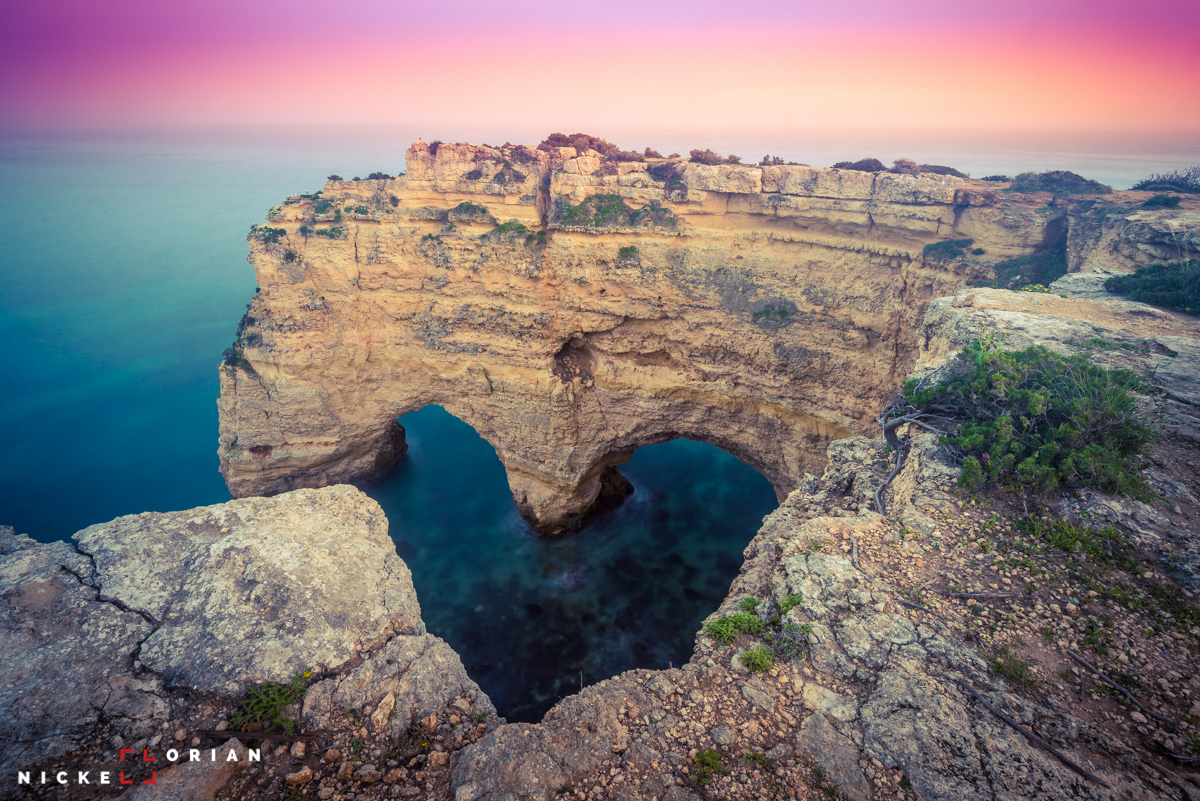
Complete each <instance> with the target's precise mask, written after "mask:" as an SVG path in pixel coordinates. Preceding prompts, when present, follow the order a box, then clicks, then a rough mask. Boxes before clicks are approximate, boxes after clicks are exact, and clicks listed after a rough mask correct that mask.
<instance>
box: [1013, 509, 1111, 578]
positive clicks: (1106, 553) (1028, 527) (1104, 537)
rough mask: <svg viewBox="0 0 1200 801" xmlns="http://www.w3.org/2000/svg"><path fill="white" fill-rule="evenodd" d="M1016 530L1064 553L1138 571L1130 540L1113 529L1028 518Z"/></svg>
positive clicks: (1022, 519) (1022, 520) (1018, 523)
mask: <svg viewBox="0 0 1200 801" xmlns="http://www.w3.org/2000/svg"><path fill="white" fill-rule="evenodd" d="M1016 529H1017V530H1018V531H1021V532H1023V533H1025V534H1028V535H1029V536H1031V537H1034V538H1036V539H1039V540H1041V541H1043V542H1045V543H1047V544H1048V545H1050V546H1051V547H1052V548H1057V549H1058V550H1060V551H1066V552H1068V553H1086V554H1087V555H1088V556H1091V557H1094V558H1096V559H1104V560H1107V561H1110V562H1112V563H1114V564H1115V565H1117V566H1118V567H1120V568H1121V569H1122V570H1125V569H1133V567H1134V563H1133V561H1132V558H1131V557H1130V555H1129V554H1130V547H1131V546H1130V542H1129V538H1128V537H1126V536H1125V535H1124V534H1122V533H1121V532H1120V531H1118V530H1117V529H1115V528H1113V527H1112V526H1105V527H1104V528H1099V529H1094V528H1089V527H1087V526H1083V525H1079V524H1077V523H1072V522H1070V521H1067V520H1062V519H1061V518H1053V519H1050V518H1035V517H1026V518H1021V519H1019V520H1017V521H1016Z"/></svg>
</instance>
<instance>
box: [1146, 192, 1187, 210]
mask: <svg viewBox="0 0 1200 801" xmlns="http://www.w3.org/2000/svg"><path fill="white" fill-rule="evenodd" d="M1180 200H1181V198H1180V197H1179V196H1178V195H1154V196H1153V197H1150V198H1147V199H1146V202H1144V203H1142V206H1143V207H1144V208H1147V209H1177V208H1179V201H1180Z"/></svg>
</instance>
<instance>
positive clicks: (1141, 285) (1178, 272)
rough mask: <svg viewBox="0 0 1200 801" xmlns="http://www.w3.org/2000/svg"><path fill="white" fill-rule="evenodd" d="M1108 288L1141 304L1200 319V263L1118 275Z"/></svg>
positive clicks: (1157, 266)
mask: <svg viewBox="0 0 1200 801" xmlns="http://www.w3.org/2000/svg"><path fill="white" fill-rule="evenodd" d="M1104 288H1105V289H1106V290H1108V291H1109V292H1111V293H1113V294H1114V295H1121V296H1122V297H1126V298H1129V299H1130V300H1135V301H1137V302H1138V303H1148V304H1150V305H1151V306H1162V307H1163V308H1166V309H1171V310H1172V311H1177V312H1183V313H1184V314H1190V315H1193V316H1200V259H1188V260H1187V261H1181V262H1176V263H1175V264H1147V265H1146V266H1145V267H1140V268H1138V270H1137V271H1136V272H1133V273H1130V274H1129V275H1114V276H1113V277H1112V278H1109V279H1108V280H1107V281H1105V282H1104Z"/></svg>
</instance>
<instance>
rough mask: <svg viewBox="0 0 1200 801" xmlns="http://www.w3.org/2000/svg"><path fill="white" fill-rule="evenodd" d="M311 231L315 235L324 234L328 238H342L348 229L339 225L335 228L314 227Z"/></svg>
mask: <svg viewBox="0 0 1200 801" xmlns="http://www.w3.org/2000/svg"><path fill="white" fill-rule="evenodd" d="M309 233H311V234H312V235H313V236H323V237H325V238H326V239H341V238H342V234H344V233H346V231H345V230H344V229H343V228H342V227H341V226H337V227H334V228H313V229H311V230H310V231H309Z"/></svg>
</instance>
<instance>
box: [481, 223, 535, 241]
mask: <svg viewBox="0 0 1200 801" xmlns="http://www.w3.org/2000/svg"><path fill="white" fill-rule="evenodd" d="M528 233H529V229H528V228H526V227H525V224H524V223H521V222H518V221H516V220H509V221H508V222H503V223H500V224H499V225H497V226H496V227H495V228H493V229H492V230H491V231H488V233H487V234H485V236H486V237H487V238H489V239H508V240H510V241H511V240H512V239H515V238H516V237H519V236H521V235H522V234H528Z"/></svg>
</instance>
